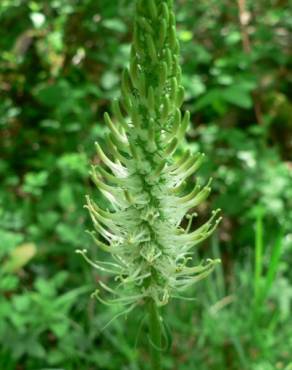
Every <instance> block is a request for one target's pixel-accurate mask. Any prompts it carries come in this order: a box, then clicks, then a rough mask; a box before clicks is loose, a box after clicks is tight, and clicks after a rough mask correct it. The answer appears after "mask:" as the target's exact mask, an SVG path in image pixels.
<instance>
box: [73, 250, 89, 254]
mask: <svg viewBox="0 0 292 370" xmlns="http://www.w3.org/2000/svg"><path fill="white" fill-rule="evenodd" d="M75 253H77V254H86V253H87V249H76V250H75Z"/></svg>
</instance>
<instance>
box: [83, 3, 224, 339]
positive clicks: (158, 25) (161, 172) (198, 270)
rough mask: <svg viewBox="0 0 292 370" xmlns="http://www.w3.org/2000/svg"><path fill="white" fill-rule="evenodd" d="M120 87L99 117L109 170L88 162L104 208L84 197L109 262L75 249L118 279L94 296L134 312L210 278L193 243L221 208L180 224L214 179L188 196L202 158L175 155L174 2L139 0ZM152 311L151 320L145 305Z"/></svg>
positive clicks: (180, 132)
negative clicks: (195, 258)
mask: <svg viewBox="0 0 292 370" xmlns="http://www.w3.org/2000/svg"><path fill="white" fill-rule="evenodd" d="M121 88H122V98H121V100H120V101H114V102H113V109H112V110H113V118H111V117H110V116H109V115H108V114H107V113H106V114H105V117H104V118H105V122H106V124H107V126H108V128H109V134H108V136H107V147H106V148H105V151H106V152H107V153H109V154H106V153H105V152H104V150H103V149H102V148H101V147H100V146H99V144H98V143H97V144H96V148H97V153H98V156H99V158H100V160H101V161H102V162H103V164H104V166H105V167H106V168H107V169H104V168H103V167H102V166H96V167H93V168H92V178H93V181H94V183H95V184H96V186H97V188H98V189H99V190H100V192H101V193H102V194H103V195H104V196H105V198H107V200H108V201H109V204H110V209H106V210H105V209H102V208H100V207H99V206H98V205H97V204H96V203H95V202H94V201H93V200H92V199H90V198H89V197H88V198H87V208H88V210H89V212H90V216H91V218H92V221H93V224H94V227H95V230H96V232H97V234H98V236H97V235H96V234H95V233H94V232H92V233H91V234H92V236H93V238H94V240H95V242H96V244H97V245H98V246H99V247H100V248H101V249H103V250H105V251H107V252H109V253H110V254H111V255H112V257H113V262H111V263H110V262H102V261H97V262H93V261H91V260H90V259H89V258H88V257H87V255H86V251H79V253H81V254H82V255H83V256H84V258H85V259H86V260H87V261H88V262H89V263H90V264H91V265H93V266H94V267H95V268H96V269H98V270H100V271H101V272H107V273H109V274H111V275H112V276H113V277H115V279H114V280H115V281H116V288H112V287H109V286H107V285H105V284H104V283H102V282H100V285H101V286H102V288H103V289H104V290H106V291H108V292H109V293H111V294H112V295H113V298H112V299H110V300H107V301H104V300H103V299H102V298H101V297H100V296H99V294H98V295H97V296H98V298H99V299H100V300H101V301H103V302H104V303H106V304H114V305H115V304H118V303H120V304H123V305H125V306H128V307H129V310H130V309H132V308H134V307H135V306H136V305H138V304H140V303H142V302H152V303H153V305H154V306H155V307H157V306H162V305H165V304H167V303H168V301H169V298H170V297H171V296H176V297H177V296H178V295H179V292H181V291H182V290H184V289H186V288H188V287H189V286H190V285H192V284H194V283H195V282H197V281H198V280H200V279H203V278H204V277H206V276H207V275H208V274H209V273H210V272H211V271H212V270H213V268H214V265H215V264H216V263H218V262H219V261H218V260H210V259H209V260H207V261H206V262H205V263H204V264H203V263H201V264H200V265H198V266H191V265H190V262H191V260H192V257H191V256H192V253H193V247H194V246H196V245H197V244H198V243H200V242H202V241H203V240H205V239H206V238H208V237H209V235H210V234H211V233H212V232H213V231H214V230H215V228H216V226H217V225H218V222H219V221H220V218H219V217H218V212H219V210H216V211H214V212H213V213H212V215H211V217H210V219H209V220H208V221H207V222H206V223H205V224H203V225H202V226H200V227H199V228H198V229H197V230H195V231H191V232H189V229H190V226H191V222H192V217H189V226H188V227H187V228H186V229H183V228H182V226H181V223H182V220H183V219H184V217H185V216H186V215H187V214H188V212H190V211H192V210H193V208H195V207H197V206H198V205H199V204H200V203H201V202H203V201H204V200H205V199H206V198H207V197H208V195H209V193H210V182H209V183H208V184H207V185H206V186H204V187H203V188H200V186H199V185H195V187H194V189H193V190H192V191H191V192H189V193H187V192H186V190H185V183H186V180H187V179H188V178H190V177H191V176H193V175H194V173H195V172H196V171H197V169H198V168H199V167H200V165H201V164H202V162H203V158H204V155H203V154H201V153H196V154H192V153H191V152H190V151H189V150H187V151H185V152H184V153H182V154H181V155H180V156H179V157H178V156H177V155H176V150H177V148H178V146H179V145H180V143H181V141H182V140H183V139H184V136H185V133H186V131H187V129H188V126H189V120H190V113H189V112H185V113H184V114H182V112H181V110H180V107H181V105H182V102H183V98H184V89H183V87H182V86H181V68H180V66H179V43H178V40H177V36H176V25H175V17H174V13H173V4H172V1H171V0H138V1H137V4H136V15H135V21H134V31H133V43H132V49H131V57H130V65H129V69H126V70H125V71H124V73H123V76H122V84H121ZM100 237H101V238H100ZM154 306H153V307H154ZM127 311H128V309H127ZM151 312H152V316H151ZM150 316H151V317H152V319H155V312H154V311H151V309H150ZM156 316H157V315H156ZM156 318H157V317H156ZM154 329H155V328H154ZM154 329H153V330H154ZM150 331H151V327H150ZM158 343H159V342H158ZM156 345H157V343H156Z"/></svg>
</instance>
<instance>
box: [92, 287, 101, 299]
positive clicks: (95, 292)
mask: <svg viewBox="0 0 292 370" xmlns="http://www.w3.org/2000/svg"><path fill="white" fill-rule="evenodd" d="M99 292H100V290H99V289H96V290H95V291H94V292H93V293H91V295H90V298H97V297H98V295H99Z"/></svg>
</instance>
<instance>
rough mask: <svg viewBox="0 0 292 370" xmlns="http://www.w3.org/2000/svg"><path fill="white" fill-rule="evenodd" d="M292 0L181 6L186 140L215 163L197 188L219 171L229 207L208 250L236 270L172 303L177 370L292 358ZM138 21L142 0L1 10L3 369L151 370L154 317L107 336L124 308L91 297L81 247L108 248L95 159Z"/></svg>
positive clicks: (266, 366)
mask: <svg viewBox="0 0 292 370" xmlns="http://www.w3.org/2000/svg"><path fill="white" fill-rule="evenodd" d="M289 5H291V4H289V1H288V0H262V1H258V2H253V1H251V0H245V1H244V0H238V2H235V1H231V0H220V1H217V0H210V1H208V2H206V1H203V0H199V1H196V2H193V1H191V0H177V1H176V7H177V21H178V33H179V38H180V41H181V49H182V60H181V62H182V67H183V71H184V80H183V82H184V85H185V88H186V92H187V93H186V103H185V107H186V108H188V109H189V110H190V111H191V112H192V122H193V126H192V128H191V130H190V131H189V133H188V138H187V141H188V143H187V142H186V144H185V145H189V146H190V147H192V148H193V149H194V150H198V149H199V150H202V151H204V152H205V153H206V154H207V158H208V160H207V161H206V164H205V166H204V168H203V170H202V171H201V173H200V175H201V179H199V180H201V181H203V180H204V179H205V178H207V177H208V176H210V175H212V176H213V177H214V186H213V188H214V193H213V195H212V199H211V201H212V204H213V205H214V206H215V207H216V206H219V207H221V208H222V209H223V211H224V221H223V224H222V226H221V229H220V231H219V233H218V235H216V236H215V237H214V239H213V241H212V243H211V245H208V246H207V248H208V250H210V246H211V247H212V250H213V254H214V256H219V257H221V259H222V261H223V264H222V268H220V269H219V270H217V271H216V273H215V274H214V275H213V276H212V277H210V278H209V279H208V281H206V282H204V283H202V284H201V285H198V286H197V287H196V288H195V289H194V290H193V291H190V292H188V293H187V294H188V296H189V297H195V298H196V301H195V302H179V303H174V304H172V305H170V307H168V308H167V309H166V311H167V312H166V315H165V316H166V317H167V320H166V321H167V324H168V325H169V326H170V327H171V328H172V331H173V332H174V334H173V346H172V351H171V353H169V354H165V356H164V362H165V364H164V365H165V369H178V368H179V369H180V370H184V369H194V368H196V369H198V370H205V369H209V370H210V369H214V370H215V369H216V370H227V369H228V370H238V369H246V370H250V369H252V370H270V369H271V370H275V369H288V366H289V361H291V357H290V358H289V356H290V355H291V353H290V352H289V351H291V348H292V342H291V318H290V317H289V311H290V310H291V300H292V286H291V278H292V276H291V269H290V268H289V265H291V262H292V261H291V250H292V234H291V224H292V185H291V184H292V157H291V149H292V123H291V122H292V121H291V117H292V102H291V91H292V89H291V82H292V74H291V49H289V48H290V47H291V45H289V42H290V40H291V28H292V15H291V8H289ZM132 14H133V1H130V0H119V1H118V0H111V1H108V0H99V1H95V0H85V1H78V0H62V1H61V0H44V1H30V0H2V1H1V2H0V24H1V28H0V90H1V100H0V140H1V146H0V154H1V155H0V177H1V187H0V216H1V223H0V292H1V294H0V369H3V370H36V369H53V368H60V369H64V370H65V369H66V370H75V369H77V368H78V369H79V368H80V369H81V368H82V369H84V370H85V369H86V370H87V369H88V370H89V369H131V370H134V369H142V367H141V363H145V365H143V366H144V367H143V369H144V368H145V369H147V365H146V363H147V358H146V356H147V354H146V353H144V351H143V350H142V349H141V348H142V347H143V344H145V343H146V342H147V333H146V328H145V327H144V325H143V321H142V324H141V320H143V314H142V312H139V310H137V311H136V312H135V313H134V314H132V315H131V317H130V318H129V319H128V320H125V318H120V319H118V320H116V321H114V322H113V323H112V325H111V326H109V327H108V328H107V329H106V330H104V331H103V332H101V328H102V327H103V326H104V325H105V324H106V323H107V322H108V321H109V320H110V319H111V318H112V317H113V316H115V315H116V314H118V313H119V310H118V308H117V310H116V311H115V312H113V311H112V310H109V309H108V308H105V307H101V306H100V305H99V304H97V303H96V302H95V301H94V300H91V299H90V298H89V295H90V292H92V291H93V290H94V287H95V281H97V280H98V279H104V276H99V275H97V274H96V273H94V272H92V271H91V269H90V268H89V267H88V266H86V265H84V262H83V261H82V260H81V259H80V258H79V257H78V256H77V255H76V254H75V253H74V250H75V249H76V248H88V249H90V251H91V254H92V255H93V256H95V255H97V254H98V253H100V252H99V251H97V250H96V249H95V248H92V244H93V243H92V242H91V240H90V238H89V237H88V236H87V234H86V233H85V232H84V230H85V229H86V228H87V227H89V226H88V225H89V223H88V219H87V217H88V216H87V213H86V212H85V211H84V210H83V203H84V195H85V194H86V193H93V194H94V196H95V197H98V196H99V195H98V194H96V193H95V192H94V187H93V186H92V184H91V182H90V179H89V176H88V169H89V159H88V158H91V159H92V160H93V162H95V163H96V162H97V161H98V158H97V157H96V155H95V153H94V145H93V143H94V141H96V140H102V138H103V133H104V124H103V122H102V119H101V117H102V114H103V112H104V111H105V110H107V109H108V107H109V102H110V99H112V98H113V97H115V96H117V95H118V94H119V78H120V73H121V70H122V68H123V66H124V65H126V63H127V61H128V57H129V50H130V41H131V27H132V25H131V21H132ZM101 201H102V200H101ZM199 211H200V213H201V214H202V215H203V217H204V214H205V213H206V210H205V208H203V209H201V210H199ZM255 235H257V237H256V240H257V242H256V243H255V241H254V240H255ZM204 249H205V246H202V248H201V249H200V251H199V253H200V255H201V254H202V255H204ZM255 251H258V253H259V251H260V254H259V255H260V256H261V258H260V259H259V258H255V256H256V253H255ZM259 255H258V256H259ZM259 263H260V265H259ZM254 265H255V266H256V267H255V266H254ZM259 266H260V268H259ZM271 266H272V267H271ZM255 269H260V271H262V274H260V275H255V272H254V270H255ZM258 271H259V270H258ZM256 276H257V277H256ZM267 284H268V285H267ZM255 285H256V286H257V287H256V286H255ZM266 286H269V289H268V290H267V289H266V288H265V287H266ZM256 292H264V293H261V294H260V300H258V299H259V298H258V297H259V296H258V294H259V293H256ZM255 302H256V303H255ZM140 324H141V325H140ZM289 324H290V326H289ZM139 325H140V326H141V333H140V335H138V333H137V331H138V330H137V328H138V327H139ZM289 328H290V332H289ZM125 334H127V335H125ZM135 338H136V339H137V343H138V344H137V345H136V346H135ZM144 358H145V359H144Z"/></svg>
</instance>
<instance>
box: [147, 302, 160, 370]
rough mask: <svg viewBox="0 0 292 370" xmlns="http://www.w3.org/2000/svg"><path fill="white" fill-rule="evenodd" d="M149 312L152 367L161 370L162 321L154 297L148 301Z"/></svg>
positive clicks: (153, 369) (154, 369)
mask: <svg viewBox="0 0 292 370" xmlns="http://www.w3.org/2000/svg"><path fill="white" fill-rule="evenodd" d="M148 313H149V337H150V338H149V339H150V343H149V346H150V354H151V368H152V370H161V369H162V367H161V323H160V318H159V310H158V307H157V305H156V303H155V302H154V300H153V299H151V300H150V301H149V303H148Z"/></svg>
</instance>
